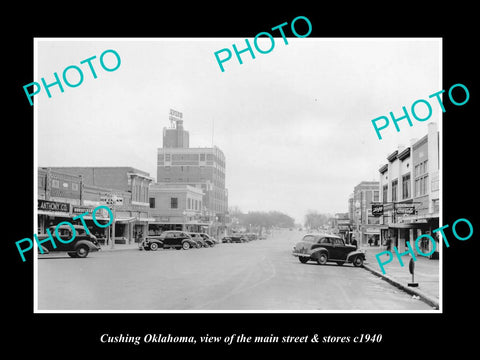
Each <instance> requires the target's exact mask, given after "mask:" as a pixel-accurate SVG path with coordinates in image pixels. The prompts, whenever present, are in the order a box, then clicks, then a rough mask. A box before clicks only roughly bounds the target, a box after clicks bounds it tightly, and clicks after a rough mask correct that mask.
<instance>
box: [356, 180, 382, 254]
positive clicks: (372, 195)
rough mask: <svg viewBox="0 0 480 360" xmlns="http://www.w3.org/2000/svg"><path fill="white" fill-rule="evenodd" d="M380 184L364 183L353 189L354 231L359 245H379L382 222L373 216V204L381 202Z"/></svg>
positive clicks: (373, 182) (374, 182) (375, 182)
mask: <svg viewBox="0 0 480 360" xmlns="http://www.w3.org/2000/svg"><path fill="white" fill-rule="evenodd" d="M378 188H379V182H378V181H362V182H360V183H359V184H358V185H357V186H355V187H354V189H353V197H352V207H353V209H352V210H353V211H352V213H353V214H352V219H351V220H352V221H351V224H352V225H351V226H352V231H353V236H354V237H355V239H356V240H357V243H358V245H362V246H365V245H368V244H378V243H379V241H380V220H379V219H378V217H376V216H374V215H373V214H372V208H371V205H372V203H375V202H378V201H379V196H380V195H379V190H378Z"/></svg>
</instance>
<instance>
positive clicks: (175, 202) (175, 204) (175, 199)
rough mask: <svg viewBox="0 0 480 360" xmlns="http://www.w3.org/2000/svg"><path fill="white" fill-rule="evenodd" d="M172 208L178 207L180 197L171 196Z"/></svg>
mask: <svg viewBox="0 0 480 360" xmlns="http://www.w3.org/2000/svg"><path fill="white" fill-rule="evenodd" d="M170 208H171V209H178V198H176V197H172V198H170Z"/></svg>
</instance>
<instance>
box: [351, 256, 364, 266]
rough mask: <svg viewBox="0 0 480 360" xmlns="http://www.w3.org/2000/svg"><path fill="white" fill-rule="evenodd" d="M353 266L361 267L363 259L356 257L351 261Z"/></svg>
mask: <svg viewBox="0 0 480 360" xmlns="http://www.w3.org/2000/svg"><path fill="white" fill-rule="evenodd" d="M353 265H354V266H356V267H361V266H363V258H362V257H361V256H356V257H355V259H353Z"/></svg>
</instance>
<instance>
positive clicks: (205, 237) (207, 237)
mask: <svg viewBox="0 0 480 360" xmlns="http://www.w3.org/2000/svg"><path fill="white" fill-rule="evenodd" d="M199 235H200V236H201V237H202V238H203V240H204V241H205V243H206V244H207V245H208V246H214V245H215V244H216V241H215V239H214V238H212V237H211V236H210V235H208V234H205V233H200V234H199Z"/></svg>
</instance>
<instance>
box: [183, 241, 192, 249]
mask: <svg viewBox="0 0 480 360" xmlns="http://www.w3.org/2000/svg"><path fill="white" fill-rule="evenodd" d="M182 248H183V250H188V249H190V243H189V242H188V241H185V242H184V243H183V244H182Z"/></svg>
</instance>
